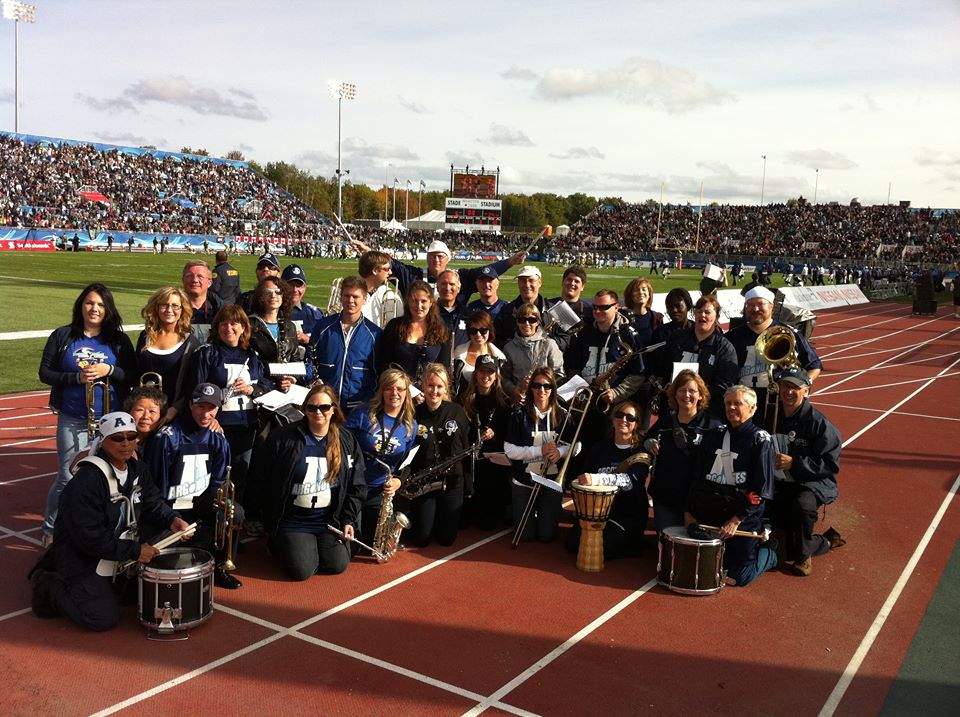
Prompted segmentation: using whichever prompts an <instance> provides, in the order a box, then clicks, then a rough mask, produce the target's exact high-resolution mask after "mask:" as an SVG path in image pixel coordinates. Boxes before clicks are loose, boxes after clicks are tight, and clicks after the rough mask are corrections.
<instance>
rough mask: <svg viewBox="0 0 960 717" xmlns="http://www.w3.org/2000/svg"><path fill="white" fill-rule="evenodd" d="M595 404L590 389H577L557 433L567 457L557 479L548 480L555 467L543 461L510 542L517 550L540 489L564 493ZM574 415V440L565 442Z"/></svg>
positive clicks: (557, 439) (547, 461)
mask: <svg viewBox="0 0 960 717" xmlns="http://www.w3.org/2000/svg"><path fill="white" fill-rule="evenodd" d="M592 402H593V391H592V390H590V389H589V388H588V387H586V386H584V387H583V388H580V389H577V392H576V393H574V394H573V397H572V398H571V399H570V408H568V409H567V416H566V418H564V419H563V425H562V426H560V431H559V432H558V433H557V437H556V443H557V445H558V446H559V445H561V444H562V445H566V446H568V449H567V455H566V456H564V457H563V461H562V462H561V463H560V470H558V471H557V475H556V477H555V478H548V477H547V473H548V472H549V471H550V469H551V468H552V467H553V464H552V463H551V462H550V461H549V460H545V461H543V467H542V468H541V474H540V475H536V474H534V475H533V481H534V483H533V488H532V489H531V490H530V498H529V499H528V500H527V505H526V507H525V508H524V509H523V514H522V515H521V516H520V520H519V522H518V523H517V530H516V531H515V532H514V534H513V540H511V541H510V545H511V546H512V547H514V548H516V547H517V546H518V545H520V539H521V537H522V536H523V531H524V530H525V529H526V527H527V523H528V522H529V521H530V517H531V516H532V515H533V510H534V507H535V505H536V502H537V497H538V496H539V495H540V488H541V487H543V486H546V487H547V488H550V489H551V490H555V491H557V492H558V493H563V484H564V481H565V479H566V476H567V469H568V468H569V467H570V459H572V458H573V457H574V455H576V453H577V438H578V437H579V436H580V429H581V428H583V422H584V419H586V417H587V412H588V411H589V410H590V404H591V403H592ZM574 414H579V418H577V419H576V421H577V428H576V430H575V431H574V432H573V438H571V439H570V440H569V441H565V440H563V434H564V433H565V432H566V430H567V426H568V425H569V423H570V417H571V416H573V415H574Z"/></svg>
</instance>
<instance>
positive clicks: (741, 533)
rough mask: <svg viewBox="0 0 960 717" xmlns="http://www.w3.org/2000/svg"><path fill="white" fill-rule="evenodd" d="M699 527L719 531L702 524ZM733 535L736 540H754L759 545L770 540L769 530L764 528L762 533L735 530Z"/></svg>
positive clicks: (711, 526)
mask: <svg viewBox="0 0 960 717" xmlns="http://www.w3.org/2000/svg"><path fill="white" fill-rule="evenodd" d="M700 527H701V528H706V529H707V530H716V531H719V530H720V528H719V527H718V526H716V525H705V524H704V523H700ZM733 534H734V535H735V536H737V537H738V538H756V539H757V540H759V541H760V542H761V543H766V542H767V541H768V540H770V528H764V529H763V532H762V533H754V532H752V531H748V530H735V531H733Z"/></svg>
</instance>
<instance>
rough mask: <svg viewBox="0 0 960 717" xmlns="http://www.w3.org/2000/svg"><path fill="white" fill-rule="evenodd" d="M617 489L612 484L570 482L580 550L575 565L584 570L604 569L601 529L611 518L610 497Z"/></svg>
mask: <svg viewBox="0 0 960 717" xmlns="http://www.w3.org/2000/svg"><path fill="white" fill-rule="evenodd" d="M619 490H620V489H619V488H618V487H617V486H615V485H581V484H579V483H571V484H570V492H571V493H572V494H573V507H574V511H575V512H576V514H577V519H578V520H579V521H580V549H579V550H578V551H577V568H578V569H580V570H583V571H584V572H587V573H599V572H600V571H601V570H603V529H604V528H605V527H606V525H607V518H609V517H610V509H611V508H612V507H613V497H614V496H615V495H616V494H617V491H619Z"/></svg>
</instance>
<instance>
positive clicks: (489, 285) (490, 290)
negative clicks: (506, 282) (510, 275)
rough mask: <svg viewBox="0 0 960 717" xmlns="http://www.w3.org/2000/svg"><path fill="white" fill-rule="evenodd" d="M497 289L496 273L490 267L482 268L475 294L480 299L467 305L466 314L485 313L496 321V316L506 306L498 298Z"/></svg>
mask: <svg viewBox="0 0 960 717" xmlns="http://www.w3.org/2000/svg"><path fill="white" fill-rule="evenodd" d="M499 289H500V277H499V276H498V275H497V272H496V271H495V270H494V269H493V268H492V267H489V266H485V267H483V268H482V269H481V270H480V274H479V276H477V293H478V294H479V295H480V297H479V298H478V299H475V300H474V301H471V302H470V303H469V304H468V305H467V312H468V313H472V312H474V311H485V312H486V313H488V314H489V315H490V318H492V319H496V318H497V315H498V314H499V313H500V312H501V311H502V310H503V308H504V307H505V306H507V305H508V304H507V302H506V301H505V300H504V299H501V298H500V295H499V293H498V292H499Z"/></svg>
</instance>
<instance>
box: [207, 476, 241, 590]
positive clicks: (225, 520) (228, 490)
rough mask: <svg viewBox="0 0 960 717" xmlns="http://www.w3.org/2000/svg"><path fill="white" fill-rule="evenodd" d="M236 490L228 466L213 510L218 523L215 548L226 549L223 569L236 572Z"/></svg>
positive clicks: (214, 541)
mask: <svg viewBox="0 0 960 717" xmlns="http://www.w3.org/2000/svg"><path fill="white" fill-rule="evenodd" d="M235 507H236V489H235V488H234V485H233V481H232V480H230V466H227V478H226V480H224V481H223V484H222V485H221V486H220V487H219V488H217V497H216V498H215V499H214V501H213V509H214V510H215V511H216V513H217V522H216V526H215V528H214V535H213V547H214V548H215V549H216V550H223V549H224V548H226V555H225V557H224V560H223V569H224V570H227V571H230V570H236V569H237V566H236V565H235V564H234V562H233V559H232V557H231V556H232V555H233V529H234V522H235V518H236V512H235Z"/></svg>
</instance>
